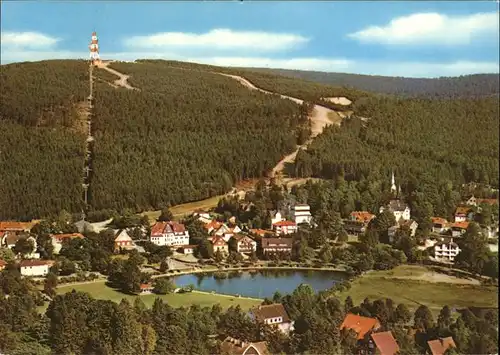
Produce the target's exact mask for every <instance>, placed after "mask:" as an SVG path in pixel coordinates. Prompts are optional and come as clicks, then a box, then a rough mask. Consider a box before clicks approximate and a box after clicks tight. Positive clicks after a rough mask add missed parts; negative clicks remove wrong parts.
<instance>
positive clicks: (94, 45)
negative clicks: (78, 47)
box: [89, 32, 101, 65]
mask: <svg viewBox="0 0 500 355" xmlns="http://www.w3.org/2000/svg"><path fill="white" fill-rule="evenodd" d="M89 50H90V61H91V63H92V65H97V64H99V63H100V62H101V58H100V57H99V40H98V39H97V33H96V32H92V37H91V41H90V44H89Z"/></svg>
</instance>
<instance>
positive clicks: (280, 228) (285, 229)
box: [273, 221, 297, 235]
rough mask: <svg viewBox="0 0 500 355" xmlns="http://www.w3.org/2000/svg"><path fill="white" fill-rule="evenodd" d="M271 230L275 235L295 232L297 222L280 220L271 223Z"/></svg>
mask: <svg viewBox="0 0 500 355" xmlns="http://www.w3.org/2000/svg"><path fill="white" fill-rule="evenodd" d="M273 230H274V232H275V233H276V235H286V234H292V233H296V232H297V224H296V223H295V222H292V221H280V222H276V223H273Z"/></svg>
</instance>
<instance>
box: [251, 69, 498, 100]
mask: <svg viewBox="0 0 500 355" xmlns="http://www.w3.org/2000/svg"><path fill="white" fill-rule="evenodd" d="M246 70H248V71H253V72H259V73H266V74H274V75H276V74H277V75H282V76H286V77H290V78H298V79H303V80H309V81H313V82H316V83H321V84H328V85H334V86H346V87H351V88H354V89H358V90H364V91H369V92H372V93H380V94H391V95H400V96H404V97H424V98H478V97H487V96H494V95H498V94H499V90H500V89H499V85H500V82H499V76H498V74H476V75H465V76H459V77H441V78H433V79H427V78H404V77H392V76H378V75H360V74H345V73H327V72H318V71H303V70H288V69H269V68H246Z"/></svg>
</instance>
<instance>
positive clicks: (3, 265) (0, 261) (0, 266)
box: [0, 259, 7, 271]
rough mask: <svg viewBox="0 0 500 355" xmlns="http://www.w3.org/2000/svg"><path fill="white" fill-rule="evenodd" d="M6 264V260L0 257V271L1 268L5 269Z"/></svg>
mask: <svg viewBox="0 0 500 355" xmlns="http://www.w3.org/2000/svg"><path fill="white" fill-rule="evenodd" d="M6 266H7V262H6V261H4V260H2V259H0V271H2V270H3V269H5V267H6Z"/></svg>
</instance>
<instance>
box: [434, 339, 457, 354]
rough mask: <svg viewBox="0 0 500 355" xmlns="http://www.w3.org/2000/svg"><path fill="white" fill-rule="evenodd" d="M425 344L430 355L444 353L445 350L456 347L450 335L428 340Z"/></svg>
mask: <svg viewBox="0 0 500 355" xmlns="http://www.w3.org/2000/svg"><path fill="white" fill-rule="evenodd" d="M427 345H429V349H430V351H431V354H432V355H444V353H445V352H446V350H448V349H450V348H456V347H457V345H456V344H455V341H454V340H453V338H452V337H447V338H439V339H435V340H429V341H428V342H427Z"/></svg>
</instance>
